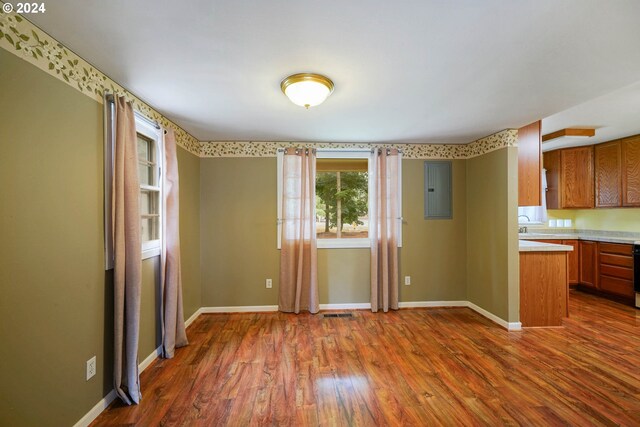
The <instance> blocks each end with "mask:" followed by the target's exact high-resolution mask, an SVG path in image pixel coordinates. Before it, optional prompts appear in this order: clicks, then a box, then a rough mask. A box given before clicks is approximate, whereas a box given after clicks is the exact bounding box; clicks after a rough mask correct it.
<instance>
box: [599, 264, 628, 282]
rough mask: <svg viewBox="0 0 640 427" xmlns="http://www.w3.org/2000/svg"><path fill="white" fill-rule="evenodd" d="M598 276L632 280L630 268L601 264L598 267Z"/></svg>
mask: <svg viewBox="0 0 640 427" xmlns="http://www.w3.org/2000/svg"><path fill="white" fill-rule="evenodd" d="M600 274H603V275H605V276H610V277H617V278H618V279H625V280H629V281H632V280H633V270H632V269H630V268H624V267H617V266H615V265H606V264H603V265H601V266H600Z"/></svg>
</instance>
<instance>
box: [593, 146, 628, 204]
mask: <svg viewBox="0 0 640 427" xmlns="http://www.w3.org/2000/svg"><path fill="white" fill-rule="evenodd" d="M594 156H595V161H594V163H595V165H594V167H595V184H596V207H598V208H603V207H618V206H622V177H621V163H622V150H621V144H620V141H614V142H608V143H606V144H598V145H596V146H595V153H594Z"/></svg>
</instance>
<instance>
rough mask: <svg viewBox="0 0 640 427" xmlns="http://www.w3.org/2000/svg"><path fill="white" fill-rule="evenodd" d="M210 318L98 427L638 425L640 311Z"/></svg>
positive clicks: (579, 308) (607, 304)
mask: <svg viewBox="0 0 640 427" xmlns="http://www.w3.org/2000/svg"><path fill="white" fill-rule="evenodd" d="M352 312H353V314H354V317H353V318H352V319H350V318H326V319H323V318H322V316H319V315H315V316H313V315H308V314H305V315H298V316H296V315H289V314H283V313H237V314H206V315H201V316H200V317H199V318H198V319H197V320H196V321H195V322H194V323H193V324H192V325H191V326H190V328H189V330H188V335H189V340H190V342H191V344H190V345H189V346H188V347H185V348H183V349H179V350H178V351H177V354H176V357H175V358H174V359H171V360H157V361H156V362H154V364H152V365H151V366H150V367H149V368H147V370H146V371H145V372H144V373H143V374H142V378H141V382H142V394H143V400H142V402H141V404H140V405H137V406H132V407H126V406H123V405H122V404H120V403H118V402H116V403H114V404H112V405H111V406H110V407H109V408H108V409H107V410H106V411H105V412H104V413H103V414H101V416H100V417H98V419H96V421H95V422H94V423H93V424H92V425H94V426H113V425H141V426H155V425H166V426H224V425H229V426H251V425H277V426H318V425H321V426H352V425H360V426H374V425H391V426H395V425H413V426H423V425H429V426H432V425H434V426H435V425H492V426H494V425H536V426H540V425H567V424H568V425H579V426H584V425H628V426H632V425H635V426H637V425H640V310H636V309H634V308H632V307H628V306H624V305H621V304H618V303H615V302H612V301H607V300H604V299H601V298H598V297H595V296H592V295H587V294H584V293H580V292H577V291H571V296H570V312H571V318H570V319H566V320H565V321H564V325H565V326H564V327H561V328H553V329H527V330H524V331H522V332H507V331H505V330H504V329H502V328H500V327H498V326H497V325H495V324H494V323H492V322H491V321H489V320H487V319H485V318H483V317H482V316H480V315H478V314H477V313H475V312H473V311H471V310H470V309H466V308H427V309H407V310H400V311H397V312H390V313H386V314H384V313H371V312H369V311H352Z"/></svg>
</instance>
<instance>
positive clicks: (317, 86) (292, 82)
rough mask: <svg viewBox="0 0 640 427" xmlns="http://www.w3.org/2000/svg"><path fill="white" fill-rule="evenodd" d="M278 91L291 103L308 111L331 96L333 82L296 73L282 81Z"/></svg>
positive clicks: (318, 75) (318, 76)
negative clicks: (280, 90)
mask: <svg viewBox="0 0 640 427" xmlns="http://www.w3.org/2000/svg"><path fill="white" fill-rule="evenodd" d="M280 89H282V92H283V93H284V94H285V95H287V98H289V99H290V100H291V102H293V103H294V104H296V105H299V106H301V107H305V108H307V109H308V108H309V107H315V106H316V105H320V104H322V103H323V102H324V100H325V99H327V97H328V96H329V95H331V92H333V82H332V81H331V80H330V79H329V78H328V77H325V76H321V75H320V74H313V73H298V74H294V75H292V76H289V77H287V78H286V79H284V80H283V81H282V82H281V83H280Z"/></svg>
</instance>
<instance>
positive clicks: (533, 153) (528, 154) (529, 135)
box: [518, 121, 542, 206]
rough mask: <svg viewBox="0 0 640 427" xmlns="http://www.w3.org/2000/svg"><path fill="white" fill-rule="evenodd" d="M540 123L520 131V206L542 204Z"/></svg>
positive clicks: (532, 124)
mask: <svg viewBox="0 0 640 427" xmlns="http://www.w3.org/2000/svg"><path fill="white" fill-rule="evenodd" d="M540 124H541V122H540V121H537V122H534V123H531V124H530V125H527V126H525V127H522V128H520V129H518V206H540V205H541V204H542V184H541V174H540V172H541V170H542V150H541V146H542V145H541V133H540V130H541V128H540Z"/></svg>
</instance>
